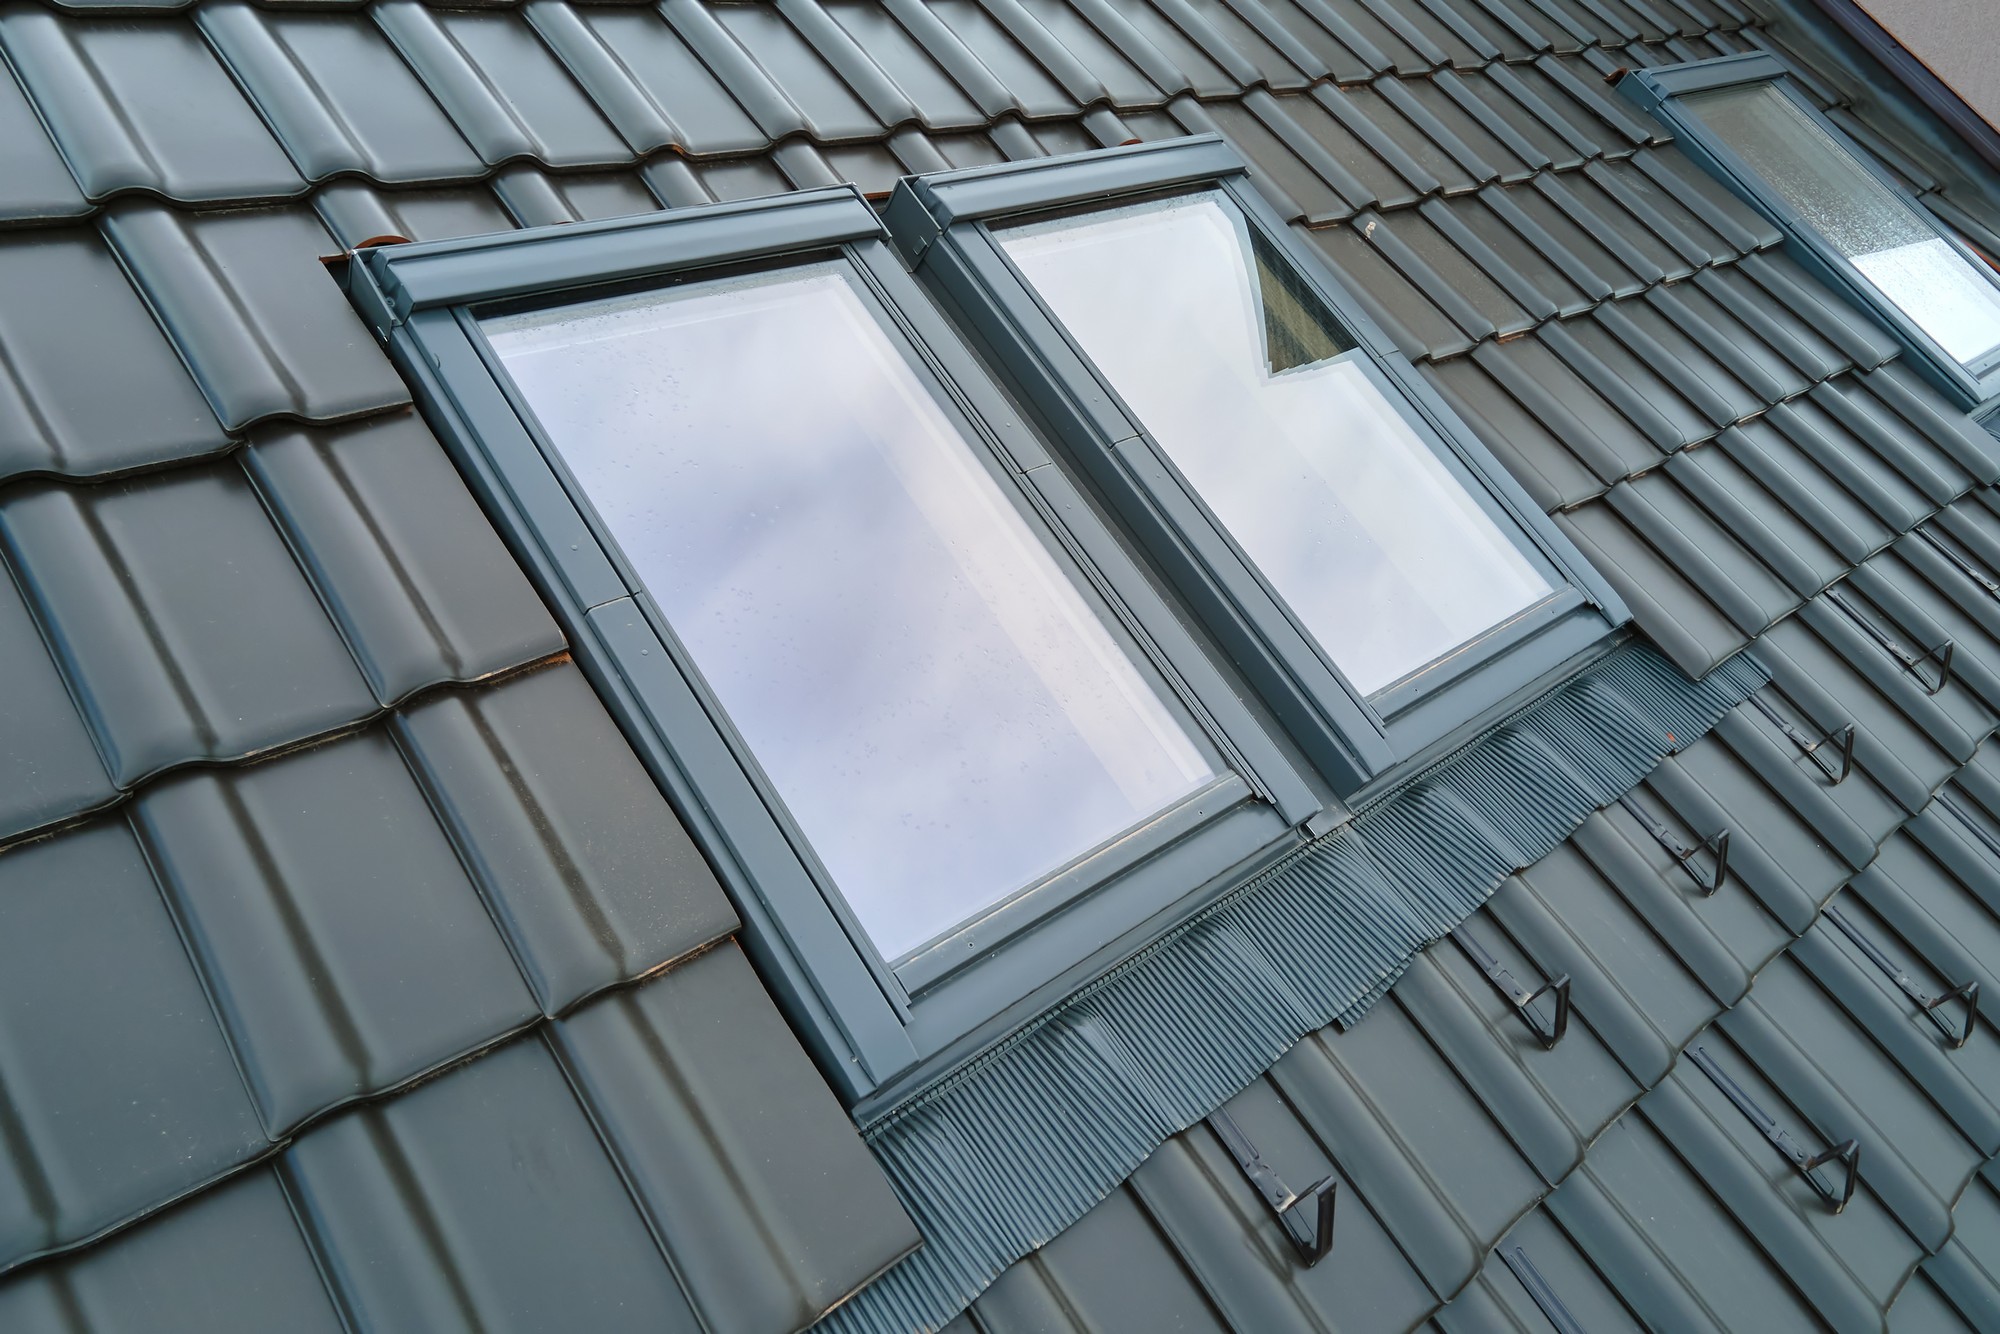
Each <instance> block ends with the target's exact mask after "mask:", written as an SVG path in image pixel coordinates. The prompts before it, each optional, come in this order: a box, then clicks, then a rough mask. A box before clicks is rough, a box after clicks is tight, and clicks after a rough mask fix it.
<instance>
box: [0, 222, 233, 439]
mask: <svg viewBox="0 0 2000 1334" xmlns="http://www.w3.org/2000/svg"><path fill="white" fill-rule="evenodd" d="M105 362H110V363H113V364H116V365H117V366H118V368H119V373H118V374H117V375H116V376H112V377H107V376H105V375H103V374H102V373H101V370H100V367H101V365H102V364H104V363H105ZM228 447H229V440H228V438H227V437H226V436H224V435H223V433H222V428H221V426H220V425H219V424H218V423H217V422H216V420H215V414H214V413H213V412H211V411H210V410H209V408H208V405H207V404H206V403H204V402H203V401H202V396H201V394H200V392H199V391H198V390H197V389H196V387H195V385H194V383H193V382H192V381H190V380H189V379H188V374H187V371H186V369H185V368H184V367H183V366H182V365H181V364H180V362H179V361H178V360H176V358H175V356H174V350H173V348H172V346H171V345H170V344H169V343H168V342H167V341H166V340H165V339H164V338H162V337H161V336H160V331H159V327H158V326H157V325H155V324H154V323H153V320H152V317H151V316H150V315H148V314H147V311H146V307H145V304H144V303H143V302H142V301H140V300H139V299H138V297H137V296H136V295H135V294H134V293H133V291H132V289H131V287H130V285H129V284H127V283H126V281H125V278H124V275H123V274H122V273H120V272H119V268H118V261H117V260H116V259H115V258H113V256H112V253H111V251H110V250H109V249H108V248H107V247H106V246H105V245H104V243H103V241H102V240H101V239H99V238H98V237H97V236H96V235H95V234H94V233H92V232H90V231H88V230H79V229H73V228H59V229H50V230H46V231H43V230H37V231H32V232H23V233H20V234H17V235H11V236H0V477H8V476H15V475H19V474H22V473H33V472H48V473H58V474H67V475H71V476H93V475H101V474H105V473H115V472H122V471H125V470H128V469H132V468H138V467H144V466H146V465H148V464H154V463H163V462H167V461H170V460H174V459H181V458H189V457H195V456H199V455H203V454H212V453H216V452H219V451H221V450H224V449H227V448H228Z"/></svg>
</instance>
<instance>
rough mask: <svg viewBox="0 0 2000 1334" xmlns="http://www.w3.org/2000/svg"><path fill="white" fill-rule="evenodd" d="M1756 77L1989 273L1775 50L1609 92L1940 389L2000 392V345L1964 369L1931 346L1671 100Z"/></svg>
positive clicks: (1655, 73)
mask: <svg viewBox="0 0 2000 1334" xmlns="http://www.w3.org/2000/svg"><path fill="white" fill-rule="evenodd" d="M1758 83H1769V84H1771V85H1773V86H1774V87H1776V88H1777V90H1778V92H1779V93H1780V94H1782V95H1783V96H1785V97H1788V98H1790V99H1791V101H1792V103H1793V105H1795V106H1797V107H1798V108H1799V110H1800V111H1802V112H1804V113H1805V115H1806V117H1807V118H1808V119H1810V120H1811V121H1812V122H1813V123H1814V124H1815V125H1817V126H1819V128H1820V129H1822V130H1824V131H1825V132H1826V133H1827V134H1828V135H1830V136H1831V137H1832V138H1833V141H1834V142H1835V143H1837V144H1840V145H1842V146H1843V147H1845V148H1846V149H1847V150H1848V151H1849V152H1850V153H1852V154H1853V156H1854V159H1855V161H1856V162H1858V163H1860V165H1861V168H1862V170H1863V171H1865V172H1867V173H1869V174H1870V175H1872V176H1873V177H1874V178H1875V179H1876V180H1878V181H1880V182H1881V183H1882V184H1883V185H1885V186H1887V187H1888V189H1889V190H1890V192H1891V193H1893V194H1894V195H1895V196H1896V198H1898V199H1900V200H1901V201H1902V202H1903V203H1904V204H1905V205H1906V206H1907V207H1908V208H1909V211H1910V215H1911V216H1912V217H1913V218H1915V219H1916V220H1917V221H1918V222H1920V223H1922V224H1923V225H1924V226H1926V227H1928V228H1930V229H1931V230H1932V231H1934V232H1936V233H1937V235H1938V237H1939V238H1940V239H1941V240H1943V241H1944V242H1945V244H1947V245H1949V246H1950V247H1951V248H1952V249H1954V250H1955V251H1957V252H1958V253H1959V254H1960V255H1961V256H1962V257H1963V258H1964V259H1965V261H1966V262H1967V263H1969V264H1970V265H1972V267H1973V269H1974V271H1975V272H1979V273H1989V272H1992V268H1991V266H1990V265H1988V264H1987V263H1986V261H1985V260H1984V259H1982V258H1981V257H1980V256H1979V255H1978V254H1977V253H1976V252H1975V251H1973V250H1972V248H1971V247H1970V246H1968V245H1966V243H1965V241H1964V240H1963V239H1962V238H1961V237H1959V236H1958V235H1957V234H1956V233H1954V232H1953V231H1952V229H1951V228H1950V227H1947V226H1945V225H1944V224H1943V223H1942V222H1941V221H1940V220H1939V219H1938V218H1937V217H1936V215H1935V214H1933V213H1932V212H1931V210H1930V209H1928V208H1926V207H1924V205H1923V203H1922V201H1921V200H1919V199H1918V198H1917V197H1916V196H1915V195H1913V194H1912V193H1911V192H1910V190H1909V188H1908V187H1907V186H1905V185H1904V184H1903V183H1902V182H1901V181H1899V180H1897V179H1896V178H1895V177H1894V176H1893V175H1891V174H1890V173H1889V172H1888V170H1887V169H1885V168H1884V167H1883V166H1882V165H1881V164H1880V163H1879V162H1877V161H1876V160H1875V158H1874V157H1873V156H1872V155H1871V154H1870V153H1869V152H1868V151H1867V150H1866V149H1864V148H1862V147H1861V146H1860V145H1859V144H1857V143H1855V142H1854V140H1853V138H1852V137H1851V136H1850V135H1848V134H1847V132H1846V131H1844V130H1842V129H1841V128H1840V127H1839V126H1838V125H1835V124H1834V123H1833V122H1832V121H1831V120H1829V119H1827V117H1826V116H1825V114H1824V113H1822V112H1821V111H1820V109H1819V107H1818V106H1817V105H1815V104H1814V102H1813V100H1812V98H1811V97H1809V96H1808V95H1807V94H1806V92H1805V90H1804V89H1803V88H1802V87H1800V85H1799V83H1798V81H1797V80H1796V79H1794V78H1793V77H1792V74H1791V71H1790V70H1789V69H1787V68H1786V67H1785V64H1784V62H1783V61H1780V60H1779V59H1777V58H1776V57H1775V56H1772V55H1769V54H1767V53H1765V52H1761V51H1759V52H1753V53H1749V54H1745V55H1734V56H1721V57H1718V58H1716V59H1714V60H1698V61H1690V62H1688V63H1687V64H1683V65H1664V66H1660V67H1658V68H1655V69H1648V70H1634V71H1631V72H1629V73H1627V74H1626V75H1625V77H1624V78H1622V79H1620V80H1619V81H1618V91H1619V92H1620V93H1621V94H1623V95H1624V97H1625V98H1626V99H1627V100H1628V101H1631V102H1633V103H1634V104H1636V105H1637V106H1639V107H1640V108H1642V109H1643V110H1645V111H1648V112H1650V113H1652V115H1653V116H1654V117H1656V118H1657V119H1658V120H1659V121H1660V122H1661V123H1662V124H1663V125H1665V126H1666V127H1667V128H1668V129H1670V130H1672V131H1673V133H1674V137H1675V138H1676V139H1677V140H1678V141H1679V143H1680V145H1681V148H1682V150H1683V151H1685V152H1686V153H1687V155H1688V156H1689V157H1691V158H1693V159H1694V160H1695V161H1696V162H1697V163H1699V164H1700V165H1701V166H1702V168H1703V169H1704V170H1706V171H1707V172H1708V173H1709V174H1710V175H1712V176H1714V177H1715V178H1716V179H1717V180H1719V181H1721V182H1722V184H1723V185H1724V187H1726V188H1727V189H1728V190H1729V192H1730V193H1731V194H1734V195H1735V196H1736V197H1737V198H1739V199H1741V200H1743V202H1744V203H1746V204H1748V205H1750V207H1752V208H1754V209H1756V210H1757V211H1758V212H1759V213H1761V214H1763V215H1764V216H1765V217H1766V218H1769V219H1770V220H1771V222H1772V224H1773V225H1775V226H1776V227H1777V228H1778V230H1779V231H1781V232H1783V233H1784V236H1785V251H1786V253H1787V254H1789V255H1791V257H1792V258H1793V259H1794V260H1796V261H1797V262H1798V263H1799V264H1800V266H1801V267H1803V268H1805V269H1806V270H1807V271H1808V272H1810V273H1812V274H1813V275H1814V276H1815V277H1817V278H1819V279H1820V280H1821V281H1822V282H1825V283H1826V284H1827V285H1828V286H1830V287H1832V288H1833V289H1834V290H1835V291H1837V292H1840V293H1842V294H1844V295H1845V296H1846V297H1847V298H1848V299H1849V300H1850V301H1852V302H1854V304H1855V305H1857V306H1859V307H1860V308H1861V309H1863V310H1866V311H1868V312H1870V313H1871V314H1873V315H1874V316H1875V318H1876V320H1877V321H1878V322H1880V323H1881V325H1882V326H1883V327H1884V328H1885V329H1887V330H1888V332H1889V334H1890V335H1891V336H1892V337H1893V338H1895V340H1896V341H1897V342H1898V343H1900V344H1901V345H1902V347H1903V348H1904V350H1905V351H1906V352H1907V353H1908V355H1909V358H1910V363H1911V365H1912V367H1913V368H1914V369H1915V370H1916V371H1917V372H1918V373H1919V374H1921V375H1922V376H1923V377H1924V378H1925V379H1927V380H1929V381H1930V382H1931V383H1933V384H1935V385H1936V386H1938V388H1940V389H1942V390H1943V391H1944V392H1945V394H1946V395H1947V396H1948V397H1949V398H1950V399H1951V400H1952V401H1953V402H1954V403H1956V404H1958V405H1959V406H1960V407H1962V408H1965V409H1968V410H1970V409H1974V408H1977V407H1980V406H1981V405H1982V404H1989V403H1992V402H1993V401H1994V400H1995V398H1996V397H2000V349H1996V350H1995V351H1993V352H1990V353H1988V354H1987V355H1986V356H1984V357H1983V358H1981V359H1980V360H1979V361H1978V362H1976V363H1975V364H1974V366H1972V367H1967V366H1965V365H1962V364H1961V363H1960V362H1959V361H1958V360H1957V359H1956V358H1955V357H1953V356H1952V355H1951V354H1950V353H1949V352H1946V351H1945V350H1944V348H1943V347H1941V346H1939V344H1938V342H1937V340H1936V339H1934V338H1932V337H1931V336H1930V335H1929V334H1928V333H1925V332H1924V330H1923V328H1922V327H1921V326H1919V325H1918V324H1917V322H1916V321H1915V320H1913V319H1911V318H1910V317H1909V316H1908V315H1906V314H1904V313H1903V310H1902V308H1901V307H1900V306H1898V305H1897V304H1896V303H1895V302H1893V301H1891V300H1889V298H1888V297H1886V296H1884V295H1883V294H1882V293H1881V291H1880V290H1878V289H1877V288H1876V287H1875V285H1874V284H1873V283H1871V282H1869V281H1868V279H1867V278H1866V277H1864V276H1862V273H1861V270H1860V269H1858V268H1857V267H1855V265H1854V263H1853V262H1852V261H1851V260H1849V259H1848V258H1847V257H1846V256H1845V255H1843V254H1841V253H1840V252H1839V251H1838V250H1837V249H1835V248H1834V247H1833V245H1832V244H1831V243H1830V242H1828V241H1827V239H1826V237H1825V236H1824V235H1823V234H1822V233H1821V232H1820V231H1819V229H1818V228H1817V227H1814V226H1813V225H1812V223H1810V222H1809V221H1807V220H1806V219H1805V218H1804V217H1803V216H1802V215H1800V214H1799V212H1798V211H1797V210H1796V209H1794V208H1792V207H1791V206H1790V205H1789V204H1787V203H1786V202H1785V201H1784V200H1782V199H1780V198H1778V197H1777V196H1776V195H1775V194H1773V193H1772V192H1771V191H1770V190H1769V189H1768V188H1766V186H1765V185H1764V178H1763V176H1762V174H1761V173H1759V172H1758V171H1757V170H1756V169H1755V168H1753V167H1751V166H1750V165H1749V164H1748V163H1747V162H1745V161H1744V160H1743V158H1742V157H1741V156H1740V155H1739V154H1738V153H1737V152H1736V151H1735V150H1734V149H1732V148H1731V147H1730V146H1729V145H1728V144H1725V143H1723V142H1722V139H1721V137H1720V136H1718V135H1717V134H1716V133H1715V132H1714V131H1713V130H1711V129H1709V128H1708V126H1707V125H1706V124H1705V123H1704V122H1703V121H1702V119H1701V116H1700V114H1699V113H1698V112H1697V111H1695V110H1694V109H1693V108H1692V107H1689V106H1687V105H1686V104H1684V103H1682V102H1681V101H1680V99H1681V98H1682V97H1684V96H1686V95H1687V94H1689V93H1705V92H1712V91H1715V90H1717V89H1723V88H1741V87H1747V86H1749V85H1751V84H1758Z"/></svg>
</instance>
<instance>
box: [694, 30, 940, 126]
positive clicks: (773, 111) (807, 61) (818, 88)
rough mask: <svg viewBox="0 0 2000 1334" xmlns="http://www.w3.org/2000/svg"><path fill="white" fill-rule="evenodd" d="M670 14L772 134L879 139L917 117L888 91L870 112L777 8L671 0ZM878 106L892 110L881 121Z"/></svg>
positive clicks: (705, 59)
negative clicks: (885, 133)
mask: <svg viewBox="0 0 2000 1334" xmlns="http://www.w3.org/2000/svg"><path fill="white" fill-rule="evenodd" d="M665 12H666V15H667V18H668V21H669V22H671V23H672V24H673V25H674V28H675V30H676V31H678V32H679V33H680V35H681V37H682V39H683V40H684V41H686V42H687V44H688V46H689V47H691V48H692V49H693V50H694V51H695V52H696V53H697V54H699V55H700V56H701V58H702V61H703V63H704V64H706V65H707V66H708V67H709V69H710V70H712V71H714V73H715V75H716V77H717V78H719V79H721V80H722V82H723V84H724V85H725V86H727V87H728V89H729V90H730V92H731V93H733V94H735V97H736V100H737V101H738V102H739V103H741V104H742V105H743V107H744V109H745V110H747V111H748V112H749V113H750V114H751V116H753V117H754V118H755V119H756V121H757V124H758V125H759V126H760V127H761V128H762V129H763V131H764V133H765V134H766V135H768V136H769V137H770V138H772V139H782V138H784V137H785V136H786V135H790V134H799V133H804V134H808V135H811V136H812V137H813V138H814V139H816V140H819V141H821V142H828V141H832V142H839V141H843V140H860V139H874V138H878V137H880V135H881V134H882V133H883V132H884V130H885V129H887V128H888V127H889V126H892V125H896V124H900V123H902V122H903V121H905V120H908V119H911V118H913V117H914V115H915V108H914V107H911V106H909V105H908V104H907V102H906V101H904V100H903V99H901V98H900V97H899V98H897V99H896V101H894V102H889V101H887V100H886V96H885V101H884V103H883V104H882V105H881V106H879V107H877V108H876V109H871V107H870V105H869V104H867V103H866V102H864V100H863V99H862V98H861V97H858V96H856V90H855V89H853V88H851V87H849V86H848V84H847V83H846V82H844V81H843V80H842V77H841V75H840V74H839V73H838V72H836V70H835V69H834V68H833V67H832V66H830V65H829V64H828V62H827V59H826V58H825V57H824V55H823V53H822V52H819V51H816V50H815V49H814V48H813V47H812V45H810V44H809V43H807V41H806V40H805V39H804V38H803V37H801V36H800V35H799V31H798V29H797V28H795V27H793V26H792V25H791V24H790V23H788V22H786V20H785V17H784V15H783V14H781V13H780V12H779V11H778V10H777V9H776V8H775V7H772V6H768V5H751V4H731V3H722V2H720V0H709V3H705V4H704V3H693V2H692V0H691V2H689V3H675V4H669V5H667V6H666V9H665ZM878 91H879V92H881V93H882V94H884V95H886V94H887V93H888V92H889V90H888V89H886V88H885V89H881V90H878ZM880 111H887V112H888V115H887V116H883V117H879V118H878V113H879V112H880Z"/></svg>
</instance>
